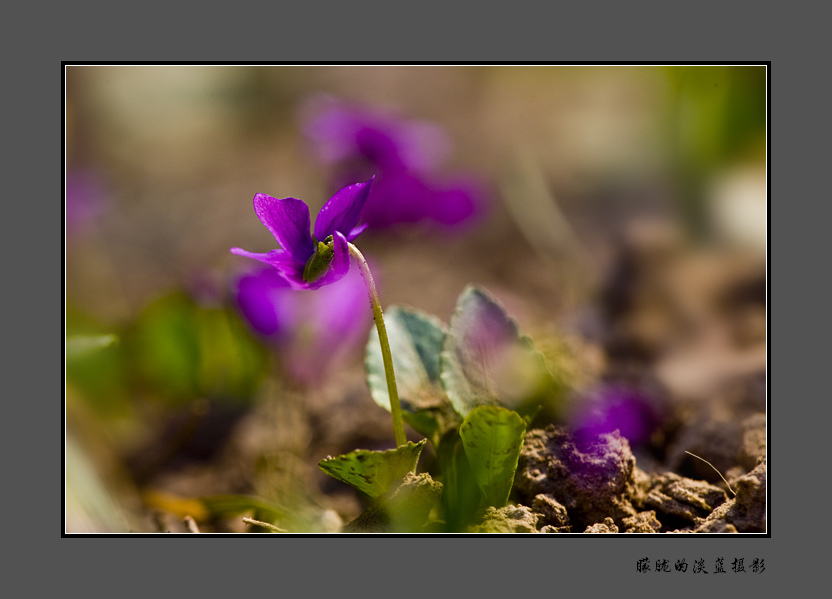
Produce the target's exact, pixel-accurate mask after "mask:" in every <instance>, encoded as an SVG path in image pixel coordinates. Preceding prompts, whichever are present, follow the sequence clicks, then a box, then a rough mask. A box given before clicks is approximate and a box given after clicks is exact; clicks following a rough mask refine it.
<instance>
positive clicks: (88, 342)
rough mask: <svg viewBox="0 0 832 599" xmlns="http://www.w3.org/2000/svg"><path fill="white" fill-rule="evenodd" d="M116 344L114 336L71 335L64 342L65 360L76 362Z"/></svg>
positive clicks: (116, 338)
mask: <svg viewBox="0 0 832 599" xmlns="http://www.w3.org/2000/svg"><path fill="white" fill-rule="evenodd" d="M116 342H118V337H116V336H115V335H73V336H72V337H68V338H67V340H66V358H67V360H78V359H81V358H84V357H85V356H88V355H90V354H93V353H95V352H97V351H99V350H101V349H104V348H106V347H110V346H111V345H114V344H115V343H116Z"/></svg>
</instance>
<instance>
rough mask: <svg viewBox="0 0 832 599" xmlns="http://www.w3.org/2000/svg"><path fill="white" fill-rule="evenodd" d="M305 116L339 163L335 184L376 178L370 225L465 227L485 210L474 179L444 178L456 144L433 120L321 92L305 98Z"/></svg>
mask: <svg viewBox="0 0 832 599" xmlns="http://www.w3.org/2000/svg"><path fill="white" fill-rule="evenodd" d="M301 119H302V121H303V122H302V127H303V131H304V134H305V135H306V137H307V138H308V139H309V141H310V142H311V144H312V146H313V150H314V151H315V153H316V154H317V156H318V158H319V159H320V160H321V161H322V162H323V163H324V164H326V165H328V166H330V167H332V168H333V170H334V175H333V179H334V183H335V185H336V186H339V185H341V184H343V182H344V181H345V180H351V181H355V180H362V179H364V178H366V177H367V176H368V174H371V173H372V174H374V175H376V181H375V185H374V188H373V196H372V197H371V198H370V199H369V200H368V201H367V205H366V207H365V209H364V213H363V218H364V221H365V222H366V223H367V224H369V225H370V227H371V228H372V229H382V228H389V227H393V226H396V225H401V224H415V223H420V222H434V223H438V224H442V225H445V226H454V225H461V224H464V223H466V222H470V221H471V220H472V219H474V218H475V217H477V216H478V215H480V214H481V213H482V212H483V211H484V209H485V205H486V194H485V191H484V189H483V186H482V185H481V183H480V182H479V181H478V180H476V178H474V177H471V176H454V177H449V178H445V177H440V176H439V174H438V173H439V168H440V166H441V165H442V163H443V162H444V161H445V159H446V158H447V157H448V155H449V154H450V149H451V144H450V140H449V139H448V138H447V136H446V135H445V133H444V132H443V131H442V130H441V129H440V128H439V127H438V126H436V125H434V124H432V123H426V122H419V121H406V120H404V119H401V118H399V117H397V116H395V115H393V114H391V113H385V112H382V111H380V110H371V109H369V108H365V107H362V106H355V105H351V104H347V103H344V102H341V101H339V100H337V99H334V98H330V97H320V96H316V97H313V98H312V99H310V100H309V101H308V102H307V104H306V105H305V106H304V107H303V110H302V113H301Z"/></svg>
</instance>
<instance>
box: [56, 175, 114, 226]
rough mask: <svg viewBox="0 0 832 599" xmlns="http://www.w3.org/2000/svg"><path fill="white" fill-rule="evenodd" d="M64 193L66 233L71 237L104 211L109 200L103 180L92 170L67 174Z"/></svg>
mask: <svg viewBox="0 0 832 599" xmlns="http://www.w3.org/2000/svg"><path fill="white" fill-rule="evenodd" d="M64 191H65V200H66V202H65V207H66V232H67V235H68V236H70V237H71V236H74V235H77V234H79V233H81V232H82V230H83V228H84V227H85V226H86V225H87V224H88V223H90V222H91V221H93V220H95V219H96V218H97V217H98V216H99V215H100V214H101V213H102V212H103V211H104V208H105V205H106V203H107V199H108V198H107V192H106V191H105V189H104V185H103V183H102V181H101V179H100V178H99V177H98V176H97V175H96V173H95V172H94V171H91V170H76V171H72V172H69V173H67V175H66V182H65V190H64Z"/></svg>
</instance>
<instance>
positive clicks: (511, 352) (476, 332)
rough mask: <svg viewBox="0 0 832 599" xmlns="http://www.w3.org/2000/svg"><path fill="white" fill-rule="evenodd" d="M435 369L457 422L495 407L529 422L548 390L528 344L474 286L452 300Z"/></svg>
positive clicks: (541, 362)
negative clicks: (478, 410)
mask: <svg viewBox="0 0 832 599" xmlns="http://www.w3.org/2000/svg"><path fill="white" fill-rule="evenodd" d="M440 368H441V371H442V375H441V379H442V384H443V386H444V388H445V391H446V393H447V396H448V398H449V399H450V401H451V404H452V405H453V407H454V409H455V410H456V411H457V412H458V413H459V414H460V415H461V416H463V417H464V416H467V415H468V413H469V412H471V410H473V409H474V408H475V407H477V406H481V405H498V406H503V407H506V408H509V409H511V410H515V411H517V412H518V413H520V414H521V415H522V416H524V417H525V418H526V419H527V420H531V418H532V417H533V416H534V414H535V413H536V412H537V410H538V408H539V406H540V404H541V403H542V402H544V401H545V398H546V395H547V393H549V392H550V390H551V389H552V388H553V387H554V381H553V379H552V375H551V373H550V372H549V370H548V369H547V367H546V362H545V359H544V357H543V355H542V354H541V353H540V352H538V351H536V350H535V349H534V345H533V343H532V340H531V339H530V338H529V337H527V336H525V335H522V334H521V333H520V330H519V328H518V326H517V323H516V322H515V321H514V319H512V318H511V317H510V316H509V315H508V314H507V313H506V311H505V309H504V308H503V307H502V306H501V305H500V304H499V303H498V302H497V300H495V299H494V298H493V297H492V296H491V295H490V294H489V293H488V292H486V291H485V290H483V289H480V288H479V287H475V286H468V287H467V288H466V289H465V290H464V291H463V292H462V294H461V295H460V296H459V299H458V300H457V305H456V309H455V310H454V313H453V314H452V315H451V323H450V327H449V334H448V335H447V337H446V340H445V344H444V346H443V349H442V353H441V357H440Z"/></svg>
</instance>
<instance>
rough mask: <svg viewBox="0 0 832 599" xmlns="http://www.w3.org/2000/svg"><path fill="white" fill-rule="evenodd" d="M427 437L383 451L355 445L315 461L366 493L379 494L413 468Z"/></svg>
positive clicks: (375, 495) (328, 471) (376, 495)
mask: <svg viewBox="0 0 832 599" xmlns="http://www.w3.org/2000/svg"><path fill="white" fill-rule="evenodd" d="M425 443H427V439H422V440H421V441H419V442H418V443H413V442H412V441H408V442H407V444H406V445H403V446H401V447H398V448H396V449H389V450H386V451H370V450H366V449H358V450H356V451H352V452H350V453H348V454H345V455H339V456H336V457H334V458H333V457H327V458H325V459H323V460H321V461H320V462H319V463H318V466H320V468H321V470H323V471H324V472H326V473H327V474H329V475H330V476H332V477H333V478H337V479H338V480H340V481H341V482H344V483H347V484H348V485H351V486H353V487H355V488H356V489H358V490H359V491H361V492H362V493H365V494H367V495H369V496H370V497H373V498H375V497H379V496H380V495H383V494H384V493H386V492H387V491H389V490H390V488H391V487H392V486H393V485H394V484H395V483H397V482H398V481H400V480H401V479H402V478H404V477H405V475H406V474H407V473H408V472H413V471H414V470H416V463H417V462H418V461H419V456H420V455H421V453H422V449H423V448H424V446H425Z"/></svg>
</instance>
